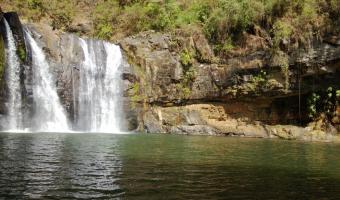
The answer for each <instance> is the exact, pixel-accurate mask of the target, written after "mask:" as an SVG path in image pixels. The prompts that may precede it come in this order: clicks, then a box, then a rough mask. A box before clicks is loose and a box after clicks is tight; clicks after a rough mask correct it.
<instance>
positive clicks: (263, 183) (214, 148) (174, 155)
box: [0, 133, 340, 199]
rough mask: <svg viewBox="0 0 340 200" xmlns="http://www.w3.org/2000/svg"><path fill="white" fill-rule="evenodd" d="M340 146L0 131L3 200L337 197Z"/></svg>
mask: <svg viewBox="0 0 340 200" xmlns="http://www.w3.org/2000/svg"><path fill="white" fill-rule="evenodd" d="M339 157H340V145H338V144H327V143H302V142H292V141H281V140H264V139H244V138H226V137H197V136H196V137H189V136H177V135H143V134H130V135H113V134H60V133H58V134H53V133H43V134H42V133H36V134H28V133H20V134H19V133H18V134H8V133H0V199H339V197H340V159H339Z"/></svg>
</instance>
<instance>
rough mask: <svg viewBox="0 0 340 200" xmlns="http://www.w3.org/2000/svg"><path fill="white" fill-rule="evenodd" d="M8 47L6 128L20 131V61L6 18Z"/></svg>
mask: <svg viewBox="0 0 340 200" xmlns="http://www.w3.org/2000/svg"><path fill="white" fill-rule="evenodd" d="M4 23H5V28H6V36H7V38H6V39H7V48H6V64H7V69H6V81H7V86H8V92H9V94H8V97H9V98H8V106H7V109H8V110H7V120H6V121H7V124H6V125H5V128H6V129H7V130H9V131H18V130H21V129H22V128H23V127H22V125H23V124H22V123H23V122H22V103H21V101H22V98H21V86H20V62H19V58H18V55H17V47H16V44H15V40H14V36H13V33H12V31H11V28H10V26H9V24H8V22H7V21H6V19H4Z"/></svg>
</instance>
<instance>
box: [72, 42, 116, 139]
mask: <svg viewBox="0 0 340 200" xmlns="http://www.w3.org/2000/svg"><path fill="white" fill-rule="evenodd" d="M80 45H81V48H82V49H83V52H84V61H83V63H82V64H81V67H80V69H79V70H80V71H79V79H80V80H79V81H80V83H79V96H78V119H77V124H78V127H79V128H80V129H81V130H82V131H89V132H106V133H118V132H120V124H121V121H120V118H121V116H122V112H121V111H120V73H119V67H120V66H121V64H122V54H121V51H120V47H119V46H117V45H114V44H111V43H107V42H104V41H97V40H84V39H80Z"/></svg>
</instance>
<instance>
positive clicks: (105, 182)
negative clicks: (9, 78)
mask: <svg viewBox="0 0 340 200" xmlns="http://www.w3.org/2000/svg"><path fill="white" fill-rule="evenodd" d="M93 140H97V141H96V142H92V141H93ZM116 146H117V144H116V140H114V139H113V140H109V141H107V140H105V139H104V140H101V139H100V136H95V135H92V136H88V137H81V136H80V135H79V137H78V136H77V135H58V134H45V135H41V134H36V135H34V134H11V135H5V136H0V147H1V148H0V159H1V165H0V170H1V172H0V188H1V189H0V196H1V197H7V198H11V199H12V198H17V197H28V198H33V199H36V198H41V199H46V198H49V197H51V198H52V197H54V198H80V199H81V198H88V199H94V198H112V197H116V196H118V195H121V193H122V191H121V189H120V188H119V185H118V184H117V180H118V177H119V175H120V173H121V166H122V163H121V161H120V160H119V152H118V151H115V152H112V148H113V149H116Z"/></svg>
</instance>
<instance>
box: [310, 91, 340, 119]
mask: <svg viewBox="0 0 340 200" xmlns="http://www.w3.org/2000/svg"><path fill="white" fill-rule="evenodd" d="M339 93H340V92H339V90H334V89H333V88H332V87H328V88H327V90H326V91H319V92H317V93H312V94H311V95H310V96H309V97H308V98H307V111H308V116H309V117H310V118H311V119H315V118H317V117H319V116H320V115H321V114H322V113H324V114H326V116H327V117H328V118H329V119H332V117H334V115H335V110H336V105H337V97H338V95H340V94H339Z"/></svg>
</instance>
